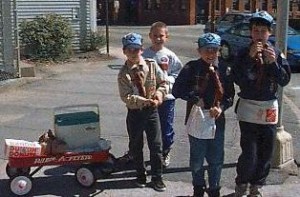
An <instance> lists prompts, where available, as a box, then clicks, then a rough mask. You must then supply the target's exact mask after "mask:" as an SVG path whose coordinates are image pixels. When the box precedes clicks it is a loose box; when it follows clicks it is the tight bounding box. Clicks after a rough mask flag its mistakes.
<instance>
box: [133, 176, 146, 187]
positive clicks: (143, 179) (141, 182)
mask: <svg viewBox="0 0 300 197" xmlns="http://www.w3.org/2000/svg"><path fill="white" fill-rule="evenodd" d="M135 184H136V186H138V187H140V188H144V187H146V184H147V178H146V177H144V176H140V177H137V178H136V179H135Z"/></svg>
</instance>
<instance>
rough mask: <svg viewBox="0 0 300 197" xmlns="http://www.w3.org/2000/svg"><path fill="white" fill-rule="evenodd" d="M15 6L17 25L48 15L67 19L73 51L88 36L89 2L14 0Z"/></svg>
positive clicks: (81, 0)
mask: <svg viewBox="0 0 300 197" xmlns="http://www.w3.org/2000/svg"><path fill="white" fill-rule="evenodd" d="M16 4H17V15H18V22H19V23H20V22H22V21H23V20H32V19H34V18H35V17H36V16H40V15H45V14H50V13H55V14H59V15H62V16H63V17H65V18H66V19H68V21H69V22H70V25H71V27H72V32H73V40H72V45H73V49H74V50H79V49H80V46H81V44H82V42H83V40H84V38H86V37H87V36H89V35H90V30H91V23H90V22H91V18H90V11H91V7H90V0H16Z"/></svg>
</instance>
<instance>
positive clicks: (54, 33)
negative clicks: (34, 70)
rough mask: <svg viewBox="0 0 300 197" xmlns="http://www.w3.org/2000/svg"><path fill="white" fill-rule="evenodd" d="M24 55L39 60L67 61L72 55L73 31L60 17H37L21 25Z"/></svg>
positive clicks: (52, 15)
mask: <svg viewBox="0 0 300 197" xmlns="http://www.w3.org/2000/svg"><path fill="white" fill-rule="evenodd" d="M19 35H20V40H21V44H22V45H23V46H24V55H26V56H28V57H29V58H32V59H38V60H54V61H56V60H58V61H61V60H65V59H68V58H69V57H70V55H71V43H72V30H71V26H70V24H69V22H68V21H67V20H66V19H64V18H63V17H62V16H60V15H56V14H48V15H45V16H37V17H36V18H35V19H34V20H31V21H26V20H25V21H23V22H22V23H21V24H20V33H19Z"/></svg>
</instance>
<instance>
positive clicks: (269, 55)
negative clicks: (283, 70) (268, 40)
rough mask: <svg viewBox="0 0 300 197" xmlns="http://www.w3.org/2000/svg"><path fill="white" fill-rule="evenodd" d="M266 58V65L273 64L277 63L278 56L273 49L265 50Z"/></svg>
mask: <svg viewBox="0 0 300 197" xmlns="http://www.w3.org/2000/svg"><path fill="white" fill-rule="evenodd" d="M263 53H264V56H265V58H264V59H265V63H266V64H272V63H274V62H275V61H276V54H275V51H274V49H273V48H272V47H268V48H265V49H264V50H263Z"/></svg>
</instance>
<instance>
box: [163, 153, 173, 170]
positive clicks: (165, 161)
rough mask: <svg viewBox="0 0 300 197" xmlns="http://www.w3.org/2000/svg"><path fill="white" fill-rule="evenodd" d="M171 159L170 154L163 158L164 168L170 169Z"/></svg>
mask: <svg viewBox="0 0 300 197" xmlns="http://www.w3.org/2000/svg"><path fill="white" fill-rule="evenodd" d="M170 159H171V156H170V153H168V154H166V155H165V156H164V157H163V166H164V167H168V166H169V165H170Z"/></svg>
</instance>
